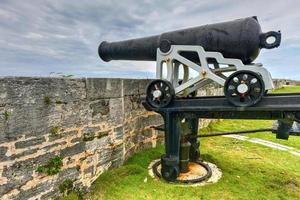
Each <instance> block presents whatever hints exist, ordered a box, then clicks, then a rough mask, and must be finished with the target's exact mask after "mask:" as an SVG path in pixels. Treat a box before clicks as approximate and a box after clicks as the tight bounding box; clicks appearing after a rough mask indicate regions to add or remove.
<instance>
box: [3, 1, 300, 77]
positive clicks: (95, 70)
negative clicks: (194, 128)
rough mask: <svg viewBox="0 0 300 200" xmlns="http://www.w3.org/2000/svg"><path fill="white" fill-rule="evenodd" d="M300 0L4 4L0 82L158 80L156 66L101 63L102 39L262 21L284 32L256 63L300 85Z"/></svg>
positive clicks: (136, 63) (4, 2)
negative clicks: (25, 79)
mask: <svg viewBox="0 0 300 200" xmlns="http://www.w3.org/2000/svg"><path fill="white" fill-rule="evenodd" d="M299 7H300V1H297V0H276V1H275V0H251V1H244V0H222V1H221V0H220V1H218V0H214V1H211V0H201V1H200V0H185V1H182V0H173V1H167V0H164V1H163V0H136V1H134V0H111V1H109V0H72V1H70V0H0V76H60V75H74V76H76V77H121V78H154V77H155V64H156V63H155V62H143V61H139V62H135V61H111V62H103V61H102V60H100V58H99V56H98V52H97V49H98V46H99V44H100V42H101V41H104V40H106V41H120V40H125V39H131V38H137V37H145V36H150V35H157V34H160V33H163V32H166V31H171V30H176V29H182V28H187V27H193V26H200V25H204V24H210V23H217V22H223V21H228V20H233V19H238V18H243V17H249V16H258V20H259V22H260V24H261V27H262V30H263V31H264V32H267V31H271V30H275V31H277V30H281V32H282V43H281V46H280V47H279V48H276V49H271V50H265V49H263V50H262V51H261V53H260V55H259V57H258V59H256V60H255V62H259V63H263V65H264V66H265V67H266V68H267V69H268V70H269V71H270V72H271V74H272V76H273V78H289V79H297V80H300V11H299Z"/></svg>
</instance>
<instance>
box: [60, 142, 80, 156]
mask: <svg viewBox="0 0 300 200" xmlns="http://www.w3.org/2000/svg"><path fill="white" fill-rule="evenodd" d="M84 151H85V143H84V142H80V143H77V144H75V145H73V146H71V147H67V148H65V149H62V150H61V152H60V156H61V157H63V158H65V157H68V156H73V155H75V154H78V153H82V152H84Z"/></svg>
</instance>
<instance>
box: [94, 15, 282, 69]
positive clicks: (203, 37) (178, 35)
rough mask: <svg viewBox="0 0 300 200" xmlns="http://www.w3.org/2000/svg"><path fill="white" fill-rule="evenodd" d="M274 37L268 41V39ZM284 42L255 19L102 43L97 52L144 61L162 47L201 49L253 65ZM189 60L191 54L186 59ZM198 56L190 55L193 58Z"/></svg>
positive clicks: (106, 57) (106, 56)
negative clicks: (264, 30)
mask: <svg viewBox="0 0 300 200" xmlns="http://www.w3.org/2000/svg"><path fill="white" fill-rule="evenodd" d="M270 37H273V41H272V42H269V41H268V38H270ZM280 41H281V33H280V31H278V32H276V31H270V32H267V33H262V31H261V27H260V25H259V23H258V20H257V18H256V17H248V18H243V19H237V20H233V21H228V22H223V23H217V24H209V25H204V26H199V27H194V28H187V29H182V30H177V31H171V32H166V33H163V34H161V35H156V36H151V37H145V38H139V39H132V40H125V41H120V42H111V43H109V42H105V41H104V42H102V43H101V44H100V46H99V49H98V53H99V56H100V58H101V59H102V60H104V61H106V62H108V61H111V60H144V61H155V60H156V52H157V49H158V48H159V49H160V50H161V51H162V52H165V53H166V52H168V51H169V50H170V48H171V45H195V46H202V47H203V48H204V49H205V50H206V51H215V52H220V53H222V54H223V56H224V57H225V58H237V59H240V60H242V61H243V63H245V64H249V63H251V62H252V61H253V60H254V59H255V58H256V57H257V56H258V54H259V52H260V49H261V48H266V49H271V48H275V47H278V46H279V45H280ZM185 57H189V55H187V56H185ZM193 57H195V56H194V55H193V54H191V55H190V59H191V60H193Z"/></svg>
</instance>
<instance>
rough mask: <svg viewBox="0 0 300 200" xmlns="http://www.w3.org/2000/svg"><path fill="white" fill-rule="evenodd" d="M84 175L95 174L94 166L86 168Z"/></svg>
mask: <svg viewBox="0 0 300 200" xmlns="http://www.w3.org/2000/svg"><path fill="white" fill-rule="evenodd" d="M83 173H84V174H92V175H93V174H94V166H93V165H92V166H89V167H88V168H86V169H84V170H83Z"/></svg>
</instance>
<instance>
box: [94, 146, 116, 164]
mask: <svg viewBox="0 0 300 200" xmlns="http://www.w3.org/2000/svg"><path fill="white" fill-rule="evenodd" d="M112 151H113V149H112V148H102V149H101V150H100V151H99V153H98V164H97V166H102V165H104V164H105V163H107V162H109V161H110V160H111V154H112Z"/></svg>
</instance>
